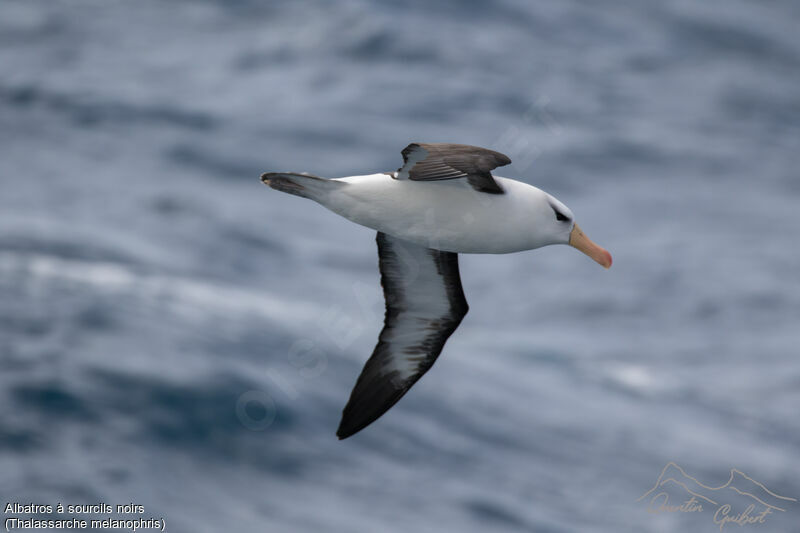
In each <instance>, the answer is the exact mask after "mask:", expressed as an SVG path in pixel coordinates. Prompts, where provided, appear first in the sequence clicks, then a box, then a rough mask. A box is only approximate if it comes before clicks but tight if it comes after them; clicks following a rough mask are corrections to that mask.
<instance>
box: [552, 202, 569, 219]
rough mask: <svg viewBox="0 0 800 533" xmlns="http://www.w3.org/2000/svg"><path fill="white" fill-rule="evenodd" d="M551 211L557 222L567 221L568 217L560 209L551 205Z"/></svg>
mask: <svg viewBox="0 0 800 533" xmlns="http://www.w3.org/2000/svg"><path fill="white" fill-rule="evenodd" d="M550 207H553V206H550ZM553 212H554V213H555V214H556V220H558V221H559V222H569V217H568V216H567V215H565V214H564V213H562V212H561V211H559V210H558V209H556V208H555V207H553Z"/></svg>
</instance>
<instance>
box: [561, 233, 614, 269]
mask: <svg viewBox="0 0 800 533" xmlns="http://www.w3.org/2000/svg"><path fill="white" fill-rule="evenodd" d="M569 245H570V246H573V247H575V248H577V249H578V250H580V251H581V252H583V253H585V254H586V255H588V256H589V257H591V258H592V259H594V260H595V261H597V262H598V263H600V264H601V265H603V266H604V267H605V268H611V254H610V253H608V250H606V249H605V248H603V247H601V246H598V245H596V244H595V243H593V242H592V241H591V240H590V239H589V237H587V236H586V235H585V234H584V233H583V230H581V228H580V227H579V226H578V225H577V224H575V226H574V227H573V228H572V232H571V233H570V234H569Z"/></svg>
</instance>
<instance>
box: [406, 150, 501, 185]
mask: <svg viewBox="0 0 800 533" xmlns="http://www.w3.org/2000/svg"><path fill="white" fill-rule="evenodd" d="M402 153H403V166H402V167H400V168H399V169H397V172H395V173H394V177H395V178H396V179H399V180H404V179H410V180H414V181H431V180H451V179H458V178H466V179H467V181H468V182H469V184H470V185H472V187H473V188H474V189H475V190H477V191H480V192H486V193H492V194H502V193H503V189H502V187H500V185H499V184H498V183H497V182H496V181H495V180H494V178H493V177H492V172H491V171H492V170H494V169H495V168H497V167H502V166H503V165H508V164H509V163H511V159H509V158H508V156H506V155H504V154H501V153H500V152H495V151H494V150H488V149H486V148H481V147H479V146H469V145H466V144H450V143H411V144H409V145H408V146H406V147H405V148H404V149H403V152H402Z"/></svg>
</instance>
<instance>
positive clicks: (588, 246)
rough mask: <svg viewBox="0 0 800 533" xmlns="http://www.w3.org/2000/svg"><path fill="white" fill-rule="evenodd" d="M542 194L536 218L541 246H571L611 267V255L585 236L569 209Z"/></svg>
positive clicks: (550, 196)
mask: <svg viewBox="0 0 800 533" xmlns="http://www.w3.org/2000/svg"><path fill="white" fill-rule="evenodd" d="M541 193H542V195H541V196H540V200H539V205H538V206H537V213H538V215H537V217H536V218H537V220H536V233H537V234H538V237H539V239H540V241H541V244H539V246H547V245H548V244H569V245H570V246H573V247H575V248H577V249H578V250H580V251H581V252H583V253H585V254H586V255H588V256H589V257H591V258H592V259H594V260H595V261H597V262H598V263H599V264H601V265H602V266H604V267H605V268H609V267H611V254H610V253H608V251H606V250H605V249H604V248H602V247H600V246H598V245H596V244H595V243H593V242H592V241H591V240H589V237H587V236H586V235H584V233H583V231H582V230H581V228H580V227H579V226H578V225H577V224H576V223H575V217H574V215H573V214H572V211H571V210H570V209H569V207H567V206H565V205H564V204H563V203H561V202H560V201H559V200H558V199H557V198H555V197H554V196H552V195H550V194H547V193H546V192H544V191H541Z"/></svg>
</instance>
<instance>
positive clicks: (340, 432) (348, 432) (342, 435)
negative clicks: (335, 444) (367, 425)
mask: <svg viewBox="0 0 800 533" xmlns="http://www.w3.org/2000/svg"><path fill="white" fill-rule="evenodd" d="M357 432H358V430H356V431H353V430H352V429H345V428H344V427H343V426H342V425H341V424H340V425H339V429H337V430H336V436H337V437H338V438H339V440H344V439H346V438H348V437H352V436H353V435H354V434H355V433H357Z"/></svg>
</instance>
